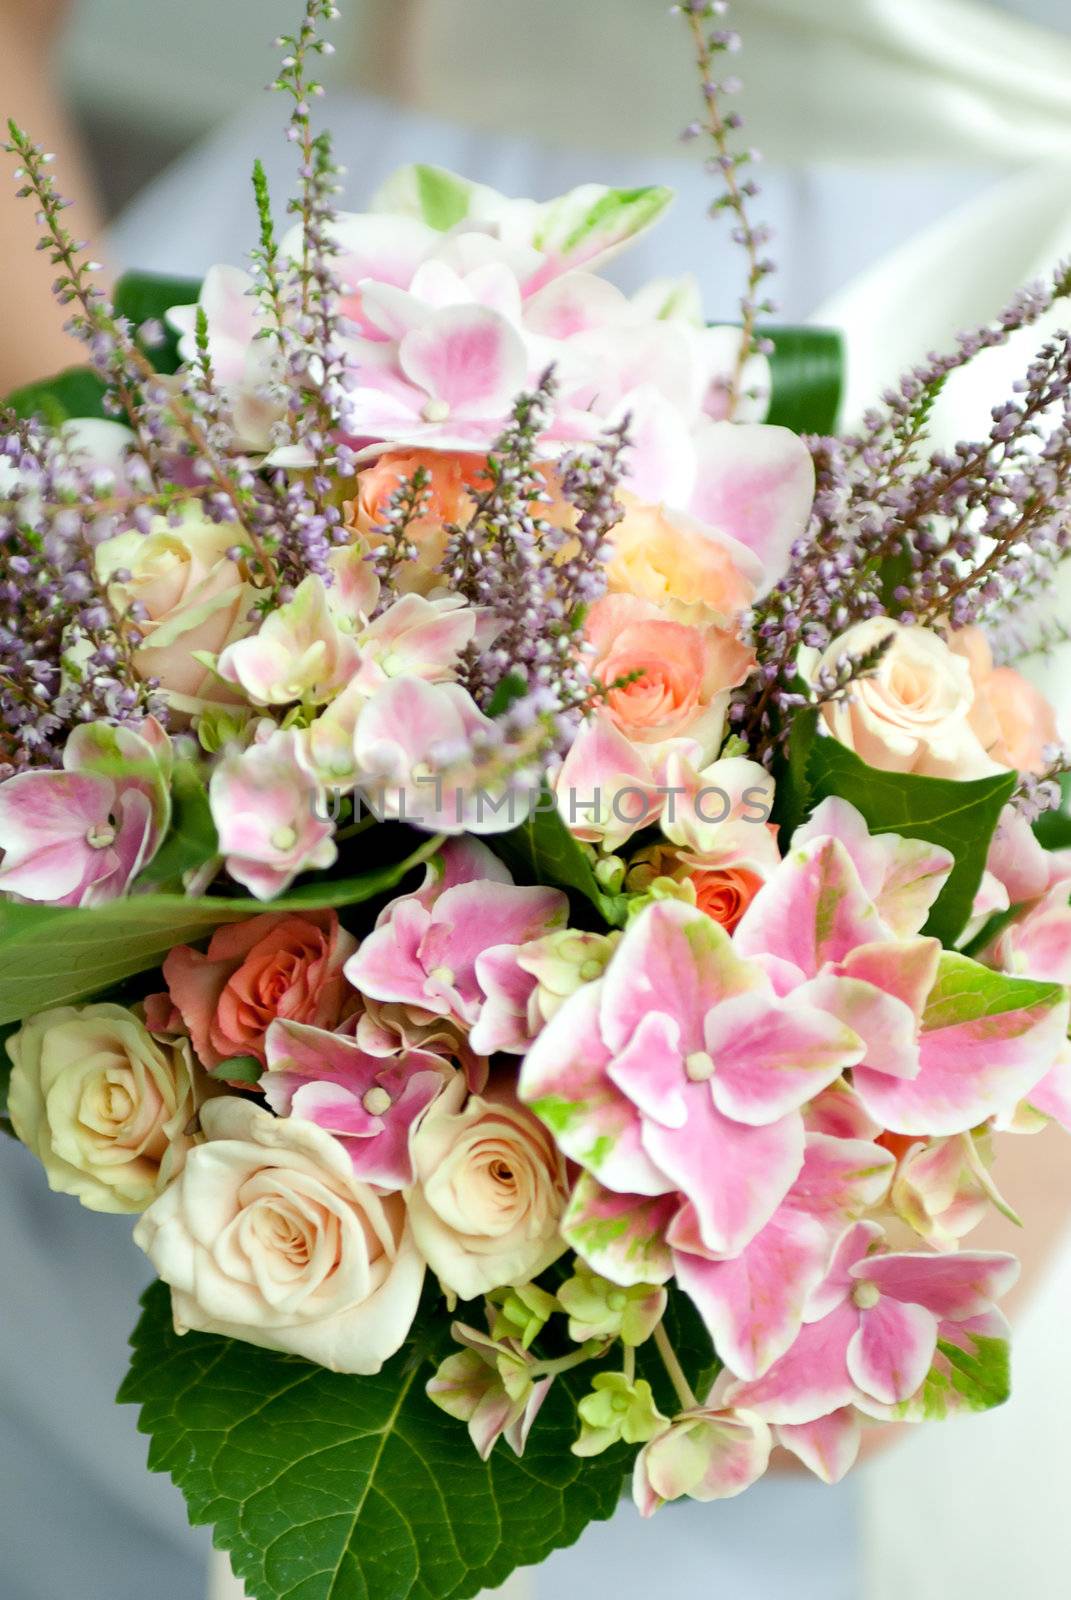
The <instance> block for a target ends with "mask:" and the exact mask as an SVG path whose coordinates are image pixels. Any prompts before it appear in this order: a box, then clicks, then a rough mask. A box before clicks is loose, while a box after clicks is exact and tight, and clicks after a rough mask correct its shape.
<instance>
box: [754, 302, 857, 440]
mask: <svg viewBox="0 0 1071 1600" xmlns="http://www.w3.org/2000/svg"><path fill="white" fill-rule="evenodd" d="M761 332H762V334H763V336H764V337H765V338H767V339H771V340H772V341H773V347H774V348H773V354H772V355H771V357H770V368H771V371H772V374H773V394H772V397H771V400H770V410H769V415H768V416H767V418H766V420H767V422H776V423H780V424H781V426H782V427H785V428H791V429H792V431H793V433H820V434H829V433H833V432H835V431H836V426H837V416H838V414H839V412H840V404H841V399H842V397H843V392H844V336H843V334H842V333H841V332H840V330H839V329H837V328H812V327H801V328H790V327H774V328H763V329H761Z"/></svg>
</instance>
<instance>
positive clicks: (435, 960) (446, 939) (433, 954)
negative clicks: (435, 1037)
mask: <svg viewBox="0 0 1071 1600" xmlns="http://www.w3.org/2000/svg"><path fill="white" fill-rule="evenodd" d="M474 842H475V841H464V843H463V844H459V847H454V848H451V847H448V848H447V850H445V851H444V852H443V853H444V857H445V862H446V864H445V870H444V874H443V877H442V878H440V879H437V880H433V881H432V882H430V883H426V884H425V886H424V888H423V889H422V890H421V891H419V892H418V893H417V894H415V895H406V896H403V897H402V898H401V899H398V900H395V901H393V902H392V904H391V905H390V906H389V907H388V908H387V911H386V913H385V914H384V916H383V917H382V918H381V919H380V922H379V924H378V926H377V927H376V929H375V930H374V932H372V933H371V934H369V935H368V937H367V938H366V939H365V940H364V941H363V943H362V944H361V946H360V948H359V950H358V951H357V953H356V955H354V956H352V957H351V958H350V960H349V962H348V963H347V966H346V976H347V977H348V978H349V980H350V982H351V983H352V984H353V986H354V988H356V989H359V990H360V991H361V993H362V994H366V995H369V996H371V997H372V999H374V1000H381V1001H392V1002H395V1003H399V1004H402V1005H405V1006H407V1007H411V1008H414V1009H415V1010H416V1011H418V1012H420V1013H423V1014H431V1015H437V1016H443V1017H451V1018H453V1019H454V1021H455V1022H457V1023H459V1024H460V1025H462V1026H463V1027H464V1028H466V1029H470V1028H471V1027H472V1026H473V1024H474V1023H475V1022H476V1021H477V1019H478V1017H479V1015H480V1011H481V1008H482V1007H483V1005H484V1004H485V1002H486V995H485V993H484V990H483V988H482V986H481V984H480V980H479V958H480V957H481V955H482V954H483V953H484V952H485V951H488V950H492V949H496V948H501V947H502V946H517V945H522V944H525V943H527V942H528V941H529V940H531V939H538V938H540V937H541V936H542V935H544V934H546V933H550V932H552V931H553V930H554V929H555V928H560V927H563V926H564V925H565V921H566V918H567V916H568V911H569V902H568V900H567V899H566V897H565V895H564V894H562V892H561V891H560V890H559V889H544V888H538V887H537V888H521V887H519V886H517V885H515V884H514V883H513V882H512V880H511V879H509V877H508V874H506V877H505V879H504V878H503V877H502V875H501V874H502V873H504V872H505V869H504V868H502V869H500V870H499V871H498V872H496V876H495V877H494V878H484V877H471V876H469V874H470V873H471V872H472V871H473V870H474V869H475V870H477V871H479V870H480V863H481V862H482V860H483V853H482V852H479V853H477V852H474V851H473V848H472V846H473V844H474ZM444 884H445V885H446V886H445V887H444Z"/></svg>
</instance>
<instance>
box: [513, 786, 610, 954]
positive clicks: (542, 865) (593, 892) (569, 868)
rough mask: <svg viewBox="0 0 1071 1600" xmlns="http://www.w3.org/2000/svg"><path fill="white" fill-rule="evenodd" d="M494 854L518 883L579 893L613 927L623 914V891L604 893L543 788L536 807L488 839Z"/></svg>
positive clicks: (575, 840) (587, 859)
mask: <svg viewBox="0 0 1071 1600" xmlns="http://www.w3.org/2000/svg"><path fill="white" fill-rule="evenodd" d="M487 842H488V844H489V845H490V846H491V848H492V849H493V850H494V852H495V854H496V855H498V856H500V857H501V859H502V860H503V861H504V862H505V863H506V865H507V866H508V867H509V869H510V871H511V872H512V873H513V876H514V877H515V878H516V880H517V882H518V883H542V884H553V885H555V886H556V887H557V888H559V889H566V890H572V891H573V892H574V893H576V894H579V895H582V896H583V898H584V899H585V900H588V901H590V903H591V904H592V905H593V906H594V907H595V909H596V910H597V911H598V912H599V914H600V916H602V917H603V918H604V920H605V921H606V922H608V923H609V924H610V926H611V927H613V928H620V927H621V926H622V925H623V924H624V921H625V917H626V914H627V906H628V899H627V896H625V895H623V894H604V893H603V891H602V889H601V888H600V887H599V882H598V879H597V878H596V876H595V869H594V867H593V865H592V861H591V858H590V856H589V855H588V853H587V851H586V850H585V849H584V847H583V845H582V844H581V843H580V842H579V840H577V839H574V837H573V835H572V834H571V833H570V832H569V829H568V828H567V827H566V826H565V823H564V822H563V821H562V819H561V817H560V816H559V814H558V810H557V807H556V806H554V805H553V802H552V801H551V798H550V796H549V794H548V793H547V792H546V791H545V790H544V791H543V792H542V793H541V794H540V797H539V805H538V808H537V809H536V810H534V811H533V812H532V814H531V815H530V816H529V817H528V818H527V820H526V821H524V822H522V823H521V825H520V827H519V828H512V829H511V830H510V832H509V833H500V834H498V835H496V836H494V837H492V838H489V839H488V841H487Z"/></svg>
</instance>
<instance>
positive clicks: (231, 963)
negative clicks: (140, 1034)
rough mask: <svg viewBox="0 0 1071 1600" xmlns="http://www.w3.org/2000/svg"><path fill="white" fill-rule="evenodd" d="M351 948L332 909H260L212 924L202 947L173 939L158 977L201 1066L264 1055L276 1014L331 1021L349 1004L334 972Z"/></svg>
mask: <svg viewBox="0 0 1071 1600" xmlns="http://www.w3.org/2000/svg"><path fill="white" fill-rule="evenodd" d="M356 948H357V941H356V939H354V938H353V936H352V935H351V934H349V933H347V932H346V930H345V928H343V927H342V926H341V924H340V923H339V920H338V917H337V915H336V914H335V912H334V911H307V912H303V913H302V914H301V915H300V916H298V915H287V914H285V913H281V912H280V913H272V912H268V913H266V914H265V915H264V916H261V917H251V918H250V919H249V920H248V921H247V922H235V923H231V924H230V925H229V926H227V927H223V928H217V929H216V932H215V933H214V934H213V935H212V938H211V940H210V941H209V945H208V950H207V951H206V952H205V953H204V954H202V953H201V952H200V951H199V950H194V949H192V948H191V947H190V946H189V945H179V946H177V948H176V949H174V950H172V951H171V954H170V955H169V956H168V958H167V960H166V961H165V962H164V980H165V982H166V983H167V987H168V991H169V993H170V996H171V999H172V1002H173V1003H174V1005H175V1008H176V1009H177V1011H178V1012H179V1014H180V1016H181V1017H182V1020H183V1022H184V1024H185V1026H186V1027H187V1029H188V1030H189V1034H190V1038H191V1039H192V1040H193V1047H194V1049H195V1050H196V1052H197V1054H198V1056H199V1057H200V1059H201V1061H202V1062H203V1063H204V1065H205V1066H206V1067H208V1068H209V1069H212V1068H215V1067H218V1066H219V1064H220V1062H222V1061H229V1060H231V1059H233V1058H234V1057H235V1056H254V1057H255V1058H256V1059H257V1060H258V1061H264V1059H265V1055H264V1035H265V1034H266V1033H267V1031H268V1028H269V1026H270V1025H271V1023H273V1022H274V1021H275V1020H276V1018H277V1017H281V1018H284V1019H286V1020H288V1021H291V1022H306V1023H309V1024H310V1025H311V1026H313V1027H316V1028H328V1029H333V1028H337V1027H338V1025H339V1023H340V1022H342V1021H343V1020H344V1019H345V1018H346V1017H348V1016H350V1015H351V1014H352V1013H353V1012H354V1011H355V1010H356V1009H357V1006H358V1004H359V1001H358V997H357V994H356V992H355V990H354V989H353V988H352V987H351V985H350V984H349V983H348V982H347V980H346V979H345V978H344V977H343V974H342V968H343V965H344V964H345V962H346V961H347V960H348V959H349V957H350V956H351V955H352V954H353V953H354V951H355V950H356ZM158 1014H159V1013H158Z"/></svg>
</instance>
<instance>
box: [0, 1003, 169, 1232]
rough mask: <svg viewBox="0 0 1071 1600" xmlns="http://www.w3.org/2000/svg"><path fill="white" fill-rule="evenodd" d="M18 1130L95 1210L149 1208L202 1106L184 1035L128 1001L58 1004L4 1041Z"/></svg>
mask: <svg viewBox="0 0 1071 1600" xmlns="http://www.w3.org/2000/svg"><path fill="white" fill-rule="evenodd" d="M7 1048H8V1054H9V1055H10V1057H11V1060H12V1063H13V1065H12V1071H11V1085H10V1089H9V1092H8V1104H9V1107H10V1111H11V1121H12V1123H13V1125H14V1128H15V1132H16V1133H17V1134H18V1136H19V1138H20V1139H21V1140H22V1142H23V1144H24V1145H26V1146H27V1147H28V1148H29V1149H30V1150H32V1151H33V1153H34V1155H35V1156H36V1157H37V1159H38V1160H39V1161H40V1162H41V1163H42V1165H43V1166H44V1169H45V1174H46V1176H47V1178H48V1182H49V1185H50V1187H51V1188H53V1189H56V1190H59V1191H60V1193H62V1194H73V1195H77V1196H78V1199H79V1200H80V1201H81V1202H82V1204H83V1205H84V1206H88V1207H89V1209H90V1210H91V1211H117V1212H131V1211H142V1210H144V1208H145V1207H146V1206H147V1205H148V1204H149V1202H150V1201H151V1200H153V1199H154V1198H155V1196H156V1195H157V1194H159V1193H160V1191H161V1190H162V1189H163V1188H165V1187H166V1185H167V1184H168V1183H169V1182H170V1180H171V1179H172V1178H173V1177H174V1175H175V1173H176V1172H178V1170H179V1169H180V1168H181V1166H182V1163H183V1160H184V1159H185V1156H186V1153H187V1151H188V1149H189V1148H190V1146H191V1144H192V1142H193V1140H192V1135H191V1134H190V1131H189V1128H190V1123H191V1121H192V1119H193V1117H194V1114H195V1112H196V1110H197V1104H196V1094H195V1081H194V1071H195V1069H194V1064H193V1062H192V1060H191V1059H190V1047H189V1043H188V1041H187V1040H185V1039H179V1040H164V1039H157V1038H154V1037H153V1035H152V1034H151V1033H150V1032H149V1030H148V1028H146V1027H145V1025H144V1024H143V1023H142V1022H141V1020H140V1019H139V1018H138V1017H137V1016H136V1015H135V1014H134V1013H133V1012H132V1011H128V1010H127V1009H126V1007H125V1006H115V1005H105V1004H102V1005H89V1006H59V1007H57V1008H56V1009H55V1010H54V1011H43V1012H41V1013H40V1015H39V1016H36V1017H30V1018H29V1019H28V1020H27V1021H26V1022H24V1023H23V1024H22V1027H21V1028H20V1029H19V1031H18V1032H17V1033H16V1034H14V1035H13V1036H12V1037H11V1038H10V1039H9V1040H8V1041H7Z"/></svg>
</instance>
